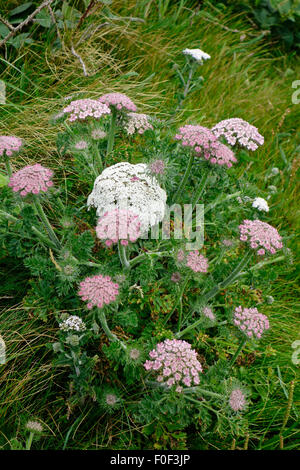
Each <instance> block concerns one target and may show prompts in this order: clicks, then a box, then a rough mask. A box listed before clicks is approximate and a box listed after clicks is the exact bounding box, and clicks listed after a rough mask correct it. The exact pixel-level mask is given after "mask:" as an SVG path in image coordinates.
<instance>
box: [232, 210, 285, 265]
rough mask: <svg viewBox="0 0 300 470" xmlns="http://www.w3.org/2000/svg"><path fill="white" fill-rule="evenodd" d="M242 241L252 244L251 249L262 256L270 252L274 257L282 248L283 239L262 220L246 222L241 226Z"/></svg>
mask: <svg viewBox="0 0 300 470" xmlns="http://www.w3.org/2000/svg"><path fill="white" fill-rule="evenodd" d="M239 229H240V240H241V241H243V242H247V241H249V242H250V246H251V248H253V249H255V250H257V254H258V255H260V256H262V255H264V254H265V253H266V251H269V252H270V253H271V254H272V255H273V254H274V253H276V251H277V250H279V249H281V248H282V246H283V245H282V238H281V236H280V235H279V233H278V231H277V230H276V228H274V227H272V226H271V225H269V224H267V223H266V222H262V221H261V220H258V219H256V220H244V222H243V223H242V224H241V225H240V226H239Z"/></svg>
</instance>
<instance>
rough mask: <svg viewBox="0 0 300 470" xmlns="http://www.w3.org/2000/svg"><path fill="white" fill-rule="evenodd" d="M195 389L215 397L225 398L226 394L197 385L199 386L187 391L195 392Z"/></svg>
mask: <svg viewBox="0 0 300 470" xmlns="http://www.w3.org/2000/svg"><path fill="white" fill-rule="evenodd" d="M193 391H196V392H199V393H202V394H203V395H207V396H209V397H213V398H221V399H223V398H224V396H223V395H221V394H220V393H215V392H211V391H210V390H205V389H204V388H200V387H197V386H196V387H191V388H189V389H187V392H193ZM185 396H186V394H185Z"/></svg>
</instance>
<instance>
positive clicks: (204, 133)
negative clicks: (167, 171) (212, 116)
mask: <svg viewBox="0 0 300 470" xmlns="http://www.w3.org/2000/svg"><path fill="white" fill-rule="evenodd" d="M175 139H176V140H181V143H182V145H183V146H184V147H191V148H192V149H194V151H195V152H196V155H197V156H203V157H204V158H205V160H208V161H209V162H210V163H212V164H217V165H225V166H227V167H228V168H230V167H231V166H232V164H233V163H235V162H236V161H237V160H236V158H235V156H234V153H233V152H232V150H231V149H230V148H229V147H226V145H224V144H221V142H219V141H218V139H217V137H216V136H215V135H214V134H213V133H212V131H211V130H210V129H208V128H207V127H202V126H198V125H197V126H193V125H190V124H188V125H186V126H183V127H180V128H179V133H178V134H176V135H175Z"/></svg>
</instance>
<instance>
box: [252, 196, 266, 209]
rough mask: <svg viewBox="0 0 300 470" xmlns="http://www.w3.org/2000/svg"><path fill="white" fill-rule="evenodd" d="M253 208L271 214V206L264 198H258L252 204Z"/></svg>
mask: <svg viewBox="0 0 300 470" xmlns="http://www.w3.org/2000/svg"><path fill="white" fill-rule="evenodd" d="M252 207H254V208H255V209H257V210H259V211H263V212H269V205H268V203H267V201H266V200H265V199H263V198H262V197H256V198H255V199H254V201H253V203H252Z"/></svg>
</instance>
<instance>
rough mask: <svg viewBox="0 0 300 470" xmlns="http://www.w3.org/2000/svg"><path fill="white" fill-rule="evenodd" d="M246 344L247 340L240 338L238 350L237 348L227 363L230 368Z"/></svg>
mask: <svg viewBox="0 0 300 470" xmlns="http://www.w3.org/2000/svg"><path fill="white" fill-rule="evenodd" d="M246 343H247V338H242V339H241V341H240V344H239V345H238V348H237V350H236V352H235V354H234V355H233V356H232V358H231V361H230V362H229V367H230V368H231V367H232V366H233V364H234V363H235V361H236V359H237V358H238V356H239V354H240V352H241V350H242V349H243V347H244V346H245V344H246Z"/></svg>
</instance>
